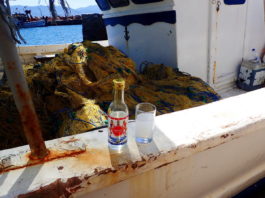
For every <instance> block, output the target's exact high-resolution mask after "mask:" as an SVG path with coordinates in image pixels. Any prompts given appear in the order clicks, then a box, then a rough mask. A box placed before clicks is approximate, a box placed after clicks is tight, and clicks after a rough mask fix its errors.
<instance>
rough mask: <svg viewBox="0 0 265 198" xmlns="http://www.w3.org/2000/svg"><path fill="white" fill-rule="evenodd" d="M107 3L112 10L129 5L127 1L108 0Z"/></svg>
mask: <svg viewBox="0 0 265 198" xmlns="http://www.w3.org/2000/svg"><path fill="white" fill-rule="evenodd" d="M109 3H110V5H111V7H113V8H119V7H124V6H128V5H129V4H130V2H129V0H109Z"/></svg>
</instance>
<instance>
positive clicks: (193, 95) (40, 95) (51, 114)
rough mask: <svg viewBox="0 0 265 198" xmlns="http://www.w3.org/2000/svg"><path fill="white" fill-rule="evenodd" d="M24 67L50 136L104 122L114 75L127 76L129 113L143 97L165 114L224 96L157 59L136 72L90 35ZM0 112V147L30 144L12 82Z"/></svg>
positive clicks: (0, 96) (2, 92) (1, 97)
mask: <svg viewBox="0 0 265 198" xmlns="http://www.w3.org/2000/svg"><path fill="white" fill-rule="evenodd" d="M24 73H25V76H26V79H27V82H28V85H29V88H30V90H31V94H32V98H33V102H34V104H35V108H36V111H37V114H38V117H39V119H40V124H41V127H42V131H43V136H44V138H45V139H46V140H47V139H53V138H56V137H62V136H67V135H73V134H78V133H82V132H85V131H89V130H91V129H94V128H96V127H100V126H104V125H106V119H107V117H106V114H105V112H106V111H107V108H108V106H109V104H110V102H111V101H112V99H113V96H112V86H113V83H112V81H113V79H115V78H124V79H125V82H126V87H125V101H126V104H127V105H128V107H129V111H130V115H131V118H133V116H134V110H135V105H136V104H137V103H140V102H150V103H152V104H154V105H156V107H157V115H161V114H164V113H169V112H174V111H178V110H182V109H186V108H190V107H195V106H199V105H202V104H206V103H210V102H213V101H217V100H219V99H220V97H219V95H218V94H217V93H216V92H215V91H214V90H213V89H212V88H211V87H210V86H208V85H207V84H206V83H205V82H203V81H202V80H201V79H199V78H196V77H193V76H190V75H188V74H185V73H182V72H179V71H177V70H174V69H172V68H170V67H166V66H164V65H155V64H146V66H145V67H144V68H143V71H142V73H137V72H136V70H135V63H134V62H133V61H132V60H131V59H129V58H128V57H126V56H125V55H124V54H122V53H121V52H120V51H119V50H117V49H115V48H114V47H112V46H109V47H102V46H100V45H99V44H92V43H91V42H89V41H85V42H83V43H75V44H71V45H69V47H68V48H67V49H65V50H64V52H63V53H61V54H58V55H57V56H56V57H55V58H54V59H53V60H52V61H50V62H48V63H45V64H35V65H33V64H32V65H25V66H24ZM0 112H1V113H0V124H1V128H0V149H6V148H10V147H15V146H20V145H23V144H26V141H25V138H24V136H23V133H22V132H21V130H22V125H21V123H20V119H19V114H18V112H17V110H16V107H15V104H14V100H13V97H12V93H11V91H10V90H9V88H8V87H1V88H0Z"/></svg>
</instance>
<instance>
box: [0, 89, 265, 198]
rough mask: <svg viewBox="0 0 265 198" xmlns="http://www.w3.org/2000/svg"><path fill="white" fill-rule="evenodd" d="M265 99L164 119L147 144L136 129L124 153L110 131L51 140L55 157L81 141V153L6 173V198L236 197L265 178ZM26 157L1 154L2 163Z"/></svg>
mask: <svg viewBox="0 0 265 198" xmlns="http://www.w3.org/2000/svg"><path fill="white" fill-rule="evenodd" d="M264 98H265V89H260V90H258V91H253V92H250V93H247V94H242V95H240V96H235V97H231V98H228V99H224V100H221V101H218V102H214V103H211V104H207V105H204V106H200V107H196V108H191V109H188V110H183V111H179V112H175V113H170V114H165V115H162V116H158V117H157V119H156V131H155V136H154V141H153V142H152V143H150V144H146V145H139V144H136V143H135V141H134V138H133V137H134V123H130V125H129V143H128V147H126V148H125V149H124V151H123V152H122V153H115V152H111V151H110V150H109V149H108V143H107V129H103V132H102V133H100V132H98V130H95V131H92V132H87V133H84V134H80V135H76V136H71V137H65V138H60V139H56V140H51V141H47V142H46V144H47V145H48V147H49V148H50V149H51V150H56V149H58V147H60V145H67V144H68V143H69V144H72V143H73V142H77V144H76V145H70V147H71V146H72V147H71V148H74V147H76V148H78V149H79V151H81V152H80V153H75V154H73V155H69V156H68V157H62V156H61V158H57V159H52V160H50V161H47V162H45V163H41V164H39V165H34V166H26V167H24V168H18V169H15V170H12V171H7V172H2V173H1V175H0V184H1V185H0V197H17V196H18V197H20V198H25V197H37V196H40V197H92V198H93V197H97V198H100V197H106V196H107V197H185V198H189V197H194V198H195V197H196V198H197V197H215V198H219V197H220V198H221V197H231V196H232V195H235V194H236V193H238V192H240V191H241V190H242V189H244V188H246V187H247V186H249V185H251V184H253V183H254V182H256V181H257V180H259V179H261V178H263V177H264V176H265V164H264V162H265V154H264V150H265V145H264V138H265V133H264V131H265V112H264V110H263V108H261V107H262V106H263V105H264ZM238 101H240V102H238ZM251 101H252V102H251ZM253 101H255V102H253ZM73 150H74V149H73ZM18 151H19V152H18ZM27 151H28V146H23V147H19V148H14V149H9V150H4V151H0V159H1V162H2V164H3V162H5V161H6V160H4V159H7V156H9V162H10V163H9V164H12V161H14V163H15V161H16V160H12V159H15V158H17V157H18V155H19V157H20V159H27V154H26V153H27ZM25 162H26V164H27V163H31V162H30V160H28V161H25ZM14 165H16V164H14ZM2 171H3V169H2Z"/></svg>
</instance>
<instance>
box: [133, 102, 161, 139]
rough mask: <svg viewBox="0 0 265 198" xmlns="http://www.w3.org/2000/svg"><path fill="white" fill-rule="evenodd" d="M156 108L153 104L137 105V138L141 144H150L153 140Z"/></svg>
mask: <svg viewBox="0 0 265 198" xmlns="http://www.w3.org/2000/svg"><path fill="white" fill-rule="evenodd" d="M155 115H156V107H155V106H154V105H153V104H151V103H140V104H138V105H136V111H135V122H136V126H135V137H136V141H137V142H139V143H149V142H151V141H152V139H153V132H154V127H155Z"/></svg>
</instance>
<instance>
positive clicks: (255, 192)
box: [233, 178, 265, 198]
mask: <svg viewBox="0 0 265 198" xmlns="http://www.w3.org/2000/svg"><path fill="white" fill-rule="evenodd" d="M233 198H265V178H263V179H261V180H259V181H258V182H257V183H255V184H253V185H252V186H250V187H248V188H246V189H245V190H243V191H242V192H240V193H239V194H237V195H236V196H234V197H233Z"/></svg>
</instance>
